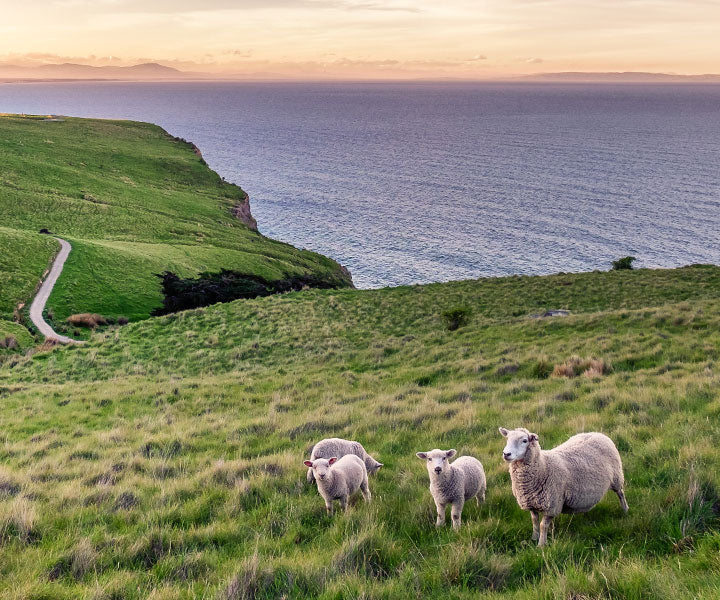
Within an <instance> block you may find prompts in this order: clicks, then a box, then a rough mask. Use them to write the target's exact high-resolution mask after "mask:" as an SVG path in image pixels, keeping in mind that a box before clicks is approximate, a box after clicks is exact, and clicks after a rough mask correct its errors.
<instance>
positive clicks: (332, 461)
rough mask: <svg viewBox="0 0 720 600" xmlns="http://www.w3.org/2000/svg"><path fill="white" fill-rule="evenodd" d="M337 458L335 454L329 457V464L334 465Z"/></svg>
mask: <svg viewBox="0 0 720 600" xmlns="http://www.w3.org/2000/svg"><path fill="white" fill-rule="evenodd" d="M337 460H338V458H337V456H333V457H332V458H331V459H329V460H328V464H329V465H334V464H335V463H336V462H337Z"/></svg>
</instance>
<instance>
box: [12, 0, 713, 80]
mask: <svg viewBox="0 0 720 600" xmlns="http://www.w3.org/2000/svg"><path fill="white" fill-rule="evenodd" d="M718 32H720V0H623V1H620V0H25V1H23V2H20V1H19V0H0V63H11V64H18V65H34V64H42V63H57V62H79V63H84V64H93V65H131V64H136V63H139V62H160V63H162V64H164V65H168V66H173V67H176V68H179V69H182V70H188V71H202V72H210V73H216V74H218V75H237V76H253V75H255V76H258V75H263V76H264V75H281V76H290V77H305V78H315V77H322V78H325V77H327V78H404V77H407V78H417V77H460V78H471V79H476V78H477V79H485V78H493V77H504V76H513V75H520V74H535V73H544V72H557V71H653V72H671V73H682V74H701V73H717V72H720V42H719V41H718V39H719V33H718Z"/></svg>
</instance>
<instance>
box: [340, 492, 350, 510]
mask: <svg viewBox="0 0 720 600" xmlns="http://www.w3.org/2000/svg"><path fill="white" fill-rule="evenodd" d="M340 507H341V508H342V509H343V511H347V508H348V497H347V495H345V496H342V497H341V498H340Z"/></svg>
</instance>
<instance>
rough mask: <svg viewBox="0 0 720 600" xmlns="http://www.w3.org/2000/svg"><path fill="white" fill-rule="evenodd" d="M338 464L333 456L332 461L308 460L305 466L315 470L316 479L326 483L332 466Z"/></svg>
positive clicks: (322, 459) (321, 459)
mask: <svg viewBox="0 0 720 600" xmlns="http://www.w3.org/2000/svg"><path fill="white" fill-rule="evenodd" d="M336 462H337V457H335V456H333V457H332V458H330V459H324V458H318V459H316V460H306V461H305V462H304V463H303V464H304V465H305V466H306V467H310V468H311V469H312V470H313V474H314V475H315V479H318V480H320V481H325V479H326V478H327V475H328V472H329V471H330V466H331V465H333V464H335V463H336Z"/></svg>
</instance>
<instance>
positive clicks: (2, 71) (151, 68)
mask: <svg viewBox="0 0 720 600" xmlns="http://www.w3.org/2000/svg"><path fill="white" fill-rule="evenodd" d="M198 77H200V78H203V77H206V75H205V74H203V73H188V72H185V71H180V70H178V69H174V68H173V67H166V66H164V65H161V64H158V63H143V64H139V65H133V66H130V67H116V66H103V67H94V66H92V65H81V64H75V63H62V64H46V65H39V66H36V67H23V66H18V65H12V64H6V63H5V64H2V63H0V78H4V79H123V80H137V79H166V80H168V79H175V80H176V79H188V78H198Z"/></svg>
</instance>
